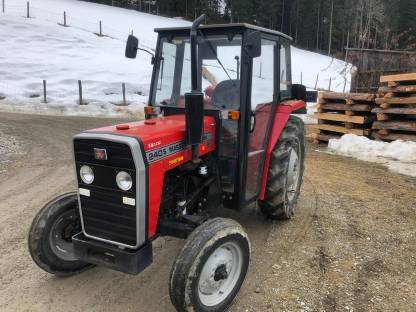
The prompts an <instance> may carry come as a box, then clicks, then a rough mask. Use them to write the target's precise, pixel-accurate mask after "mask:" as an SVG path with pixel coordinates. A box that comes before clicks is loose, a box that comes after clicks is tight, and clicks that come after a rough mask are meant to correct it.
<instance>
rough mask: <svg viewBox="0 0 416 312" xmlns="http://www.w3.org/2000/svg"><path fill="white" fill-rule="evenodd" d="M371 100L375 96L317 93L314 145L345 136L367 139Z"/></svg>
mask: <svg viewBox="0 0 416 312" xmlns="http://www.w3.org/2000/svg"><path fill="white" fill-rule="evenodd" d="M374 100H375V94H370V93H337V92H319V94H318V106H317V113H315V114H314V118H316V119H318V124H317V125H314V126H313V127H314V128H315V129H317V130H318V133H315V134H313V138H314V142H315V143H318V142H319V141H329V140H330V139H338V138H340V137H341V136H342V135H344V134H346V133H351V134H355V135H360V136H370V134H371V123H372V122H373V120H374V115H373V114H372V113H371V110H372V109H373V108H374V107H375V102H374Z"/></svg>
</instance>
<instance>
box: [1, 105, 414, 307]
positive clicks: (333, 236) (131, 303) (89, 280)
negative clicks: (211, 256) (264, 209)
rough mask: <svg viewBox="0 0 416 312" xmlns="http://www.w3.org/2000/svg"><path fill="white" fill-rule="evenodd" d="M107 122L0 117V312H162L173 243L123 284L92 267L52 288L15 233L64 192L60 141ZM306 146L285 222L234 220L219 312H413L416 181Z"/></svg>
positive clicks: (67, 168) (67, 178) (164, 243)
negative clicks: (225, 294) (242, 255)
mask: <svg viewBox="0 0 416 312" xmlns="http://www.w3.org/2000/svg"><path fill="white" fill-rule="evenodd" d="M116 122H119V121H115V120H110V119H92V118H70V117H51V116H49V117H46V116H34V115H20V114H6V113H1V115H0V224H1V226H0V250H1V252H0V311H152V312H153V311H173V308H172V306H171V304H170V300H169V296H168V278H169V272H170V268H171V265H172V263H173V260H174V257H175V255H176V252H177V251H178V249H179V248H180V247H181V246H182V244H183V241H181V240H178V239H173V238H165V239H158V240H157V241H156V242H155V248H154V252H155V256H154V258H155V259H154V263H153V265H152V266H150V267H149V268H148V269H146V270H145V271H144V272H143V273H142V274H140V275H138V276H129V275H125V274H122V273H118V272H113V271H110V270H107V269H104V268H94V269H91V270H89V271H86V272H84V273H82V274H80V275H78V276H74V277H70V278H56V277H54V276H51V275H49V274H47V273H45V272H43V271H41V270H40V269H38V268H37V267H36V265H35V264H34V263H33V262H32V260H31V258H30V256H29V253H28V251H27V244H26V239H27V232H28V229H29V226H30V223H31V221H32V219H33V217H34V216H35V214H36V212H37V211H38V210H39V209H40V208H41V207H42V205H43V204H44V203H45V202H46V201H48V200H49V199H50V198H51V197H53V196H56V195H59V194H60V193H63V192H65V191H70V190H73V188H74V186H73V185H74V181H73V172H72V159H71V149H70V142H71V137H72V136H73V135H74V134H76V133H78V132H80V131H82V130H84V129H89V128H94V127H98V126H103V125H109V124H113V123H116ZM323 150H324V148H323V147H316V146H312V145H311V146H308V148H307V159H306V171H305V178H304V183H303V187H302V195H301V198H300V200H299V204H298V207H297V213H296V217H295V218H294V219H293V220H292V221H290V222H273V221H270V220H267V219H265V218H264V217H263V216H262V215H261V214H260V213H258V212H256V211H255V210H251V211H247V212H246V213H245V214H241V213H240V214H239V215H236V214H235V213H233V212H228V211H227V212H225V215H229V216H234V217H235V218H237V219H238V220H239V221H240V222H241V223H242V224H243V226H244V227H245V228H246V229H247V231H248V233H249V236H250V239H251V241H252V244H253V254H252V263H251V266H250V271H249V274H248V276H247V279H246V282H245V284H244V286H243V288H242V289H241V291H240V294H239V295H238V297H237V299H236V301H235V302H234V304H233V306H232V307H231V309H230V310H231V311H416V179H415V178H410V177H406V176H402V175H399V174H395V173H392V172H389V171H387V169H385V168H384V167H382V166H379V165H375V164H370V163H365V162H361V161H356V160H353V159H349V158H342V157H339V156H334V155H330V154H327V153H324V152H323Z"/></svg>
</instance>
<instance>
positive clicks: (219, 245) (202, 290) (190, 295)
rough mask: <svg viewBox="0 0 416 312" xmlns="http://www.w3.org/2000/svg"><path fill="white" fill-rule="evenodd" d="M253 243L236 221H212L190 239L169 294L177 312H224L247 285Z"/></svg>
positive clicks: (174, 271)
mask: <svg viewBox="0 0 416 312" xmlns="http://www.w3.org/2000/svg"><path fill="white" fill-rule="evenodd" d="M249 262H250V242H249V240H248V237H247V234H246V233H245V231H244V230H243V228H242V227H241V225H239V224H238V223H237V222H236V221H234V220H231V219H224V218H215V219H211V220H209V221H207V222H205V223H204V224H202V225H201V226H199V227H198V228H196V229H195V230H194V231H193V232H192V234H191V235H190V236H189V237H188V239H187V241H186V243H185V245H184V247H183V248H182V250H181V251H180V252H179V254H178V256H177V257H176V260H175V263H174V265H173V268H172V271H171V276H170V285H169V286H170V287H169V294H170V298H171V301H172V303H173V305H174V306H175V307H176V309H177V310H178V311H201V312H208V311H209V312H216V311H224V310H226V309H227V307H228V306H229V305H230V304H231V302H232V301H233V299H234V298H235V296H236V295H237V293H238V291H239V290H240V287H241V285H242V284H243V282H244V279H245V276H246V273H247V269H248V265H249Z"/></svg>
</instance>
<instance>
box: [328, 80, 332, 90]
mask: <svg viewBox="0 0 416 312" xmlns="http://www.w3.org/2000/svg"><path fill="white" fill-rule="evenodd" d="M331 83H332V77H329V86H328V91H331Z"/></svg>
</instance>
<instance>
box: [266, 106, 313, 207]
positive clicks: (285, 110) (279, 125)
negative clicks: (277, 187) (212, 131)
mask: <svg viewBox="0 0 416 312" xmlns="http://www.w3.org/2000/svg"><path fill="white" fill-rule="evenodd" d="M304 108H306V104H305V102H304V101H299V100H288V101H285V102H282V103H280V104H279V105H278V107H277V110H276V114H275V115H274V119H273V125H272V130H271V133H270V139H269V143H268V144H267V147H266V155H265V159H264V167H263V174H262V178H261V182H260V191H259V200H264V195H265V192H266V183H267V174H268V173H269V165H270V157H271V155H272V152H273V149H274V147H275V146H276V143H277V141H278V140H279V138H280V135H281V134H282V131H283V129H284V127H285V126H286V123H287V121H288V119H289V116H290V114H292V113H293V112H295V111H299V110H302V109H304Z"/></svg>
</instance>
